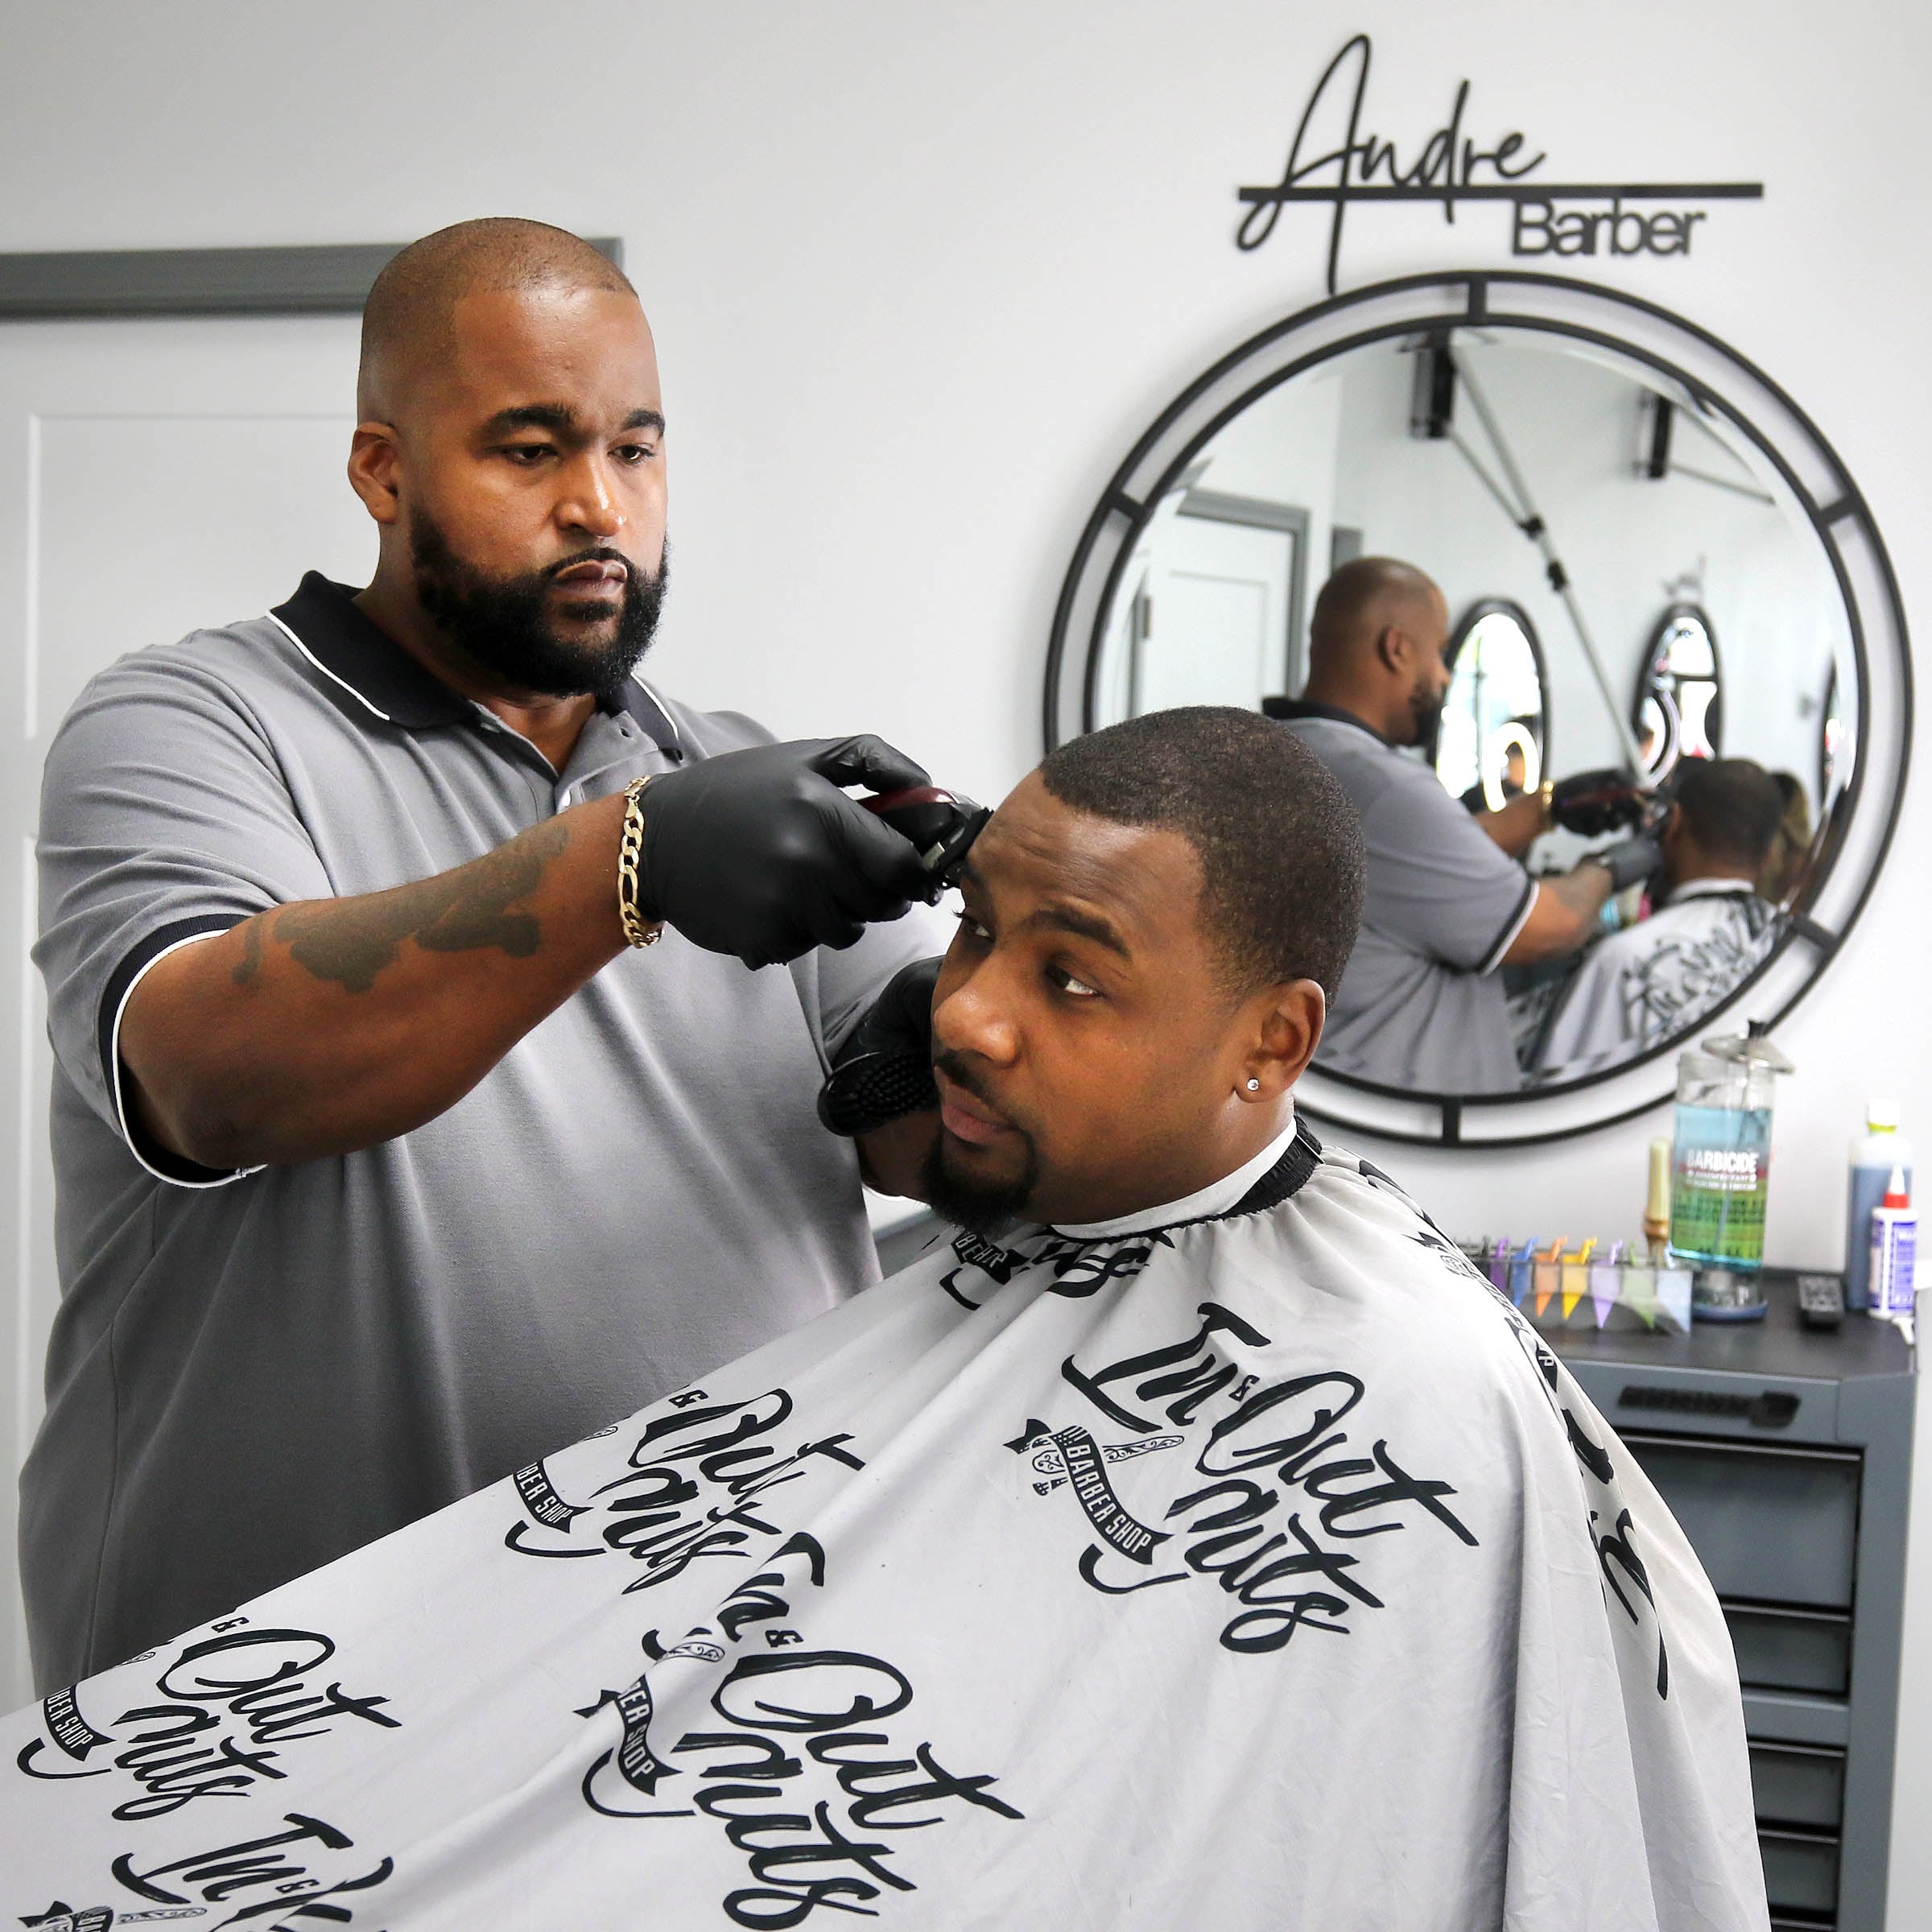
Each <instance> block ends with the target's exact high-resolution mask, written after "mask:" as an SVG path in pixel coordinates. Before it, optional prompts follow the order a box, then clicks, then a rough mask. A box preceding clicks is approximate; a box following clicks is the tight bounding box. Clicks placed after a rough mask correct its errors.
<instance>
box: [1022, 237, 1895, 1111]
mask: <svg viewBox="0 0 1932 1932" xmlns="http://www.w3.org/2000/svg"><path fill="white" fill-rule="evenodd" d="M1375 559H1398V560H1400V561H1401V562H1402V563H1403V564H1407V565H1409V566H1412V567H1413V568H1414V570H1415V571H1417V572H1421V573H1423V576H1425V577H1426V579H1427V580H1429V582H1430V583H1431V584H1433V585H1434V586H1435V587H1436V590H1437V591H1439V596H1437V595H1435V592H1428V593H1427V596H1426V597H1425V595H1424V592H1422V591H1415V592H1414V599H1415V600H1417V601H1414V602H1412V603H1411V604H1409V605H1403V606H1402V609H1404V610H1406V611H1407V612H1408V613H1409V614H1408V615H1407V616H1406V617H1403V618H1402V621H1401V622H1400V623H1399V624H1397V625H1394V626H1393V628H1394V630H1399V631H1400V633H1401V634H1402V638H1404V639H1405V640H1406V642H1403V643H1402V645H1401V646H1399V647H1398V646H1393V645H1389V646H1384V645H1381V644H1378V643H1377V642H1375V640H1376V639H1377V638H1381V637H1382V636H1383V635H1384V634H1385V633H1388V632H1389V631H1390V628H1391V620H1390V617H1389V609H1387V608H1385V606H1384V605H1383V604H1381V603H1377V602H1376V601H1374V597H1381V596H1382V595H1383V594H1384V593H1383V591H1381V590H1378V591H1376V592H1375V593H1374V597H1369V593H1368V592H1362V591H1360V588H1359V587H1360V586H1361V585H1363V584H1382V583H1383V580H1384V576H1386V575H1387V573H1386V572H1385V567H1384V566H1383V565H1381V564H1377V563H1376V562H1375V561H1374V560H1375ZM1344 567H1346V573H1347V574H1345V576H1344V578H1343V579H1342V580H1340V582H1339V584H1338V587H1337V589H1336V590H1335V592H1334V593H1333V594H1332V595H1331V597H1330V598H1329V599H1328V600H1327V601H1323V599H1322V595H1321V593H1322V591H1323V585H1324V584H1326V583H1327V582H1328V581H1329V580H1330V579H1331V576H1333V573H1334V572H1335V571H1336V570H1337V569H1338V568H1344ZM1398 580H1399V581H1401V582H1405V583H1406V582H1410V580H1408V579H1406V578H1399V573H1397V576H1390V577H1389V581H1390V582H1396V581H1398ZM1343 585H1354V586H1356V587H1357V590H1356V591H1351V592H1348V594H1346V595H1344V592H1343V590H1342V588H1341V586H1343ZM1384 588H1386V585H1384ZM1358 592H1359V594H1358ZM1660 592H1661V613H1662V614H1661V615H1660ZM1389 594H1393V592H1390V593H1389ZM1402 594H1403V595H1405V596H1408V595H1410V592H1403V593H1402ZM1364 599H1366V600H1367V601H1364ZM1431 599H1432V600H1433V601H1430V600H1431ZM1344 610H1346V611H1347V612H1348V613H1352V614H1349V615H1348V616H1346V617H1344V616H1343V615H1338V614H1337V613H1343V612H1344ZM1324 612H1325V613H1327V614H1326V615H1325V616H1324V615H1323V614H1322V613H1324ZM1364 612H1368V613H1369V616H1364V614H1363V613H1364ZM1451 613H1460V615H1459V618H1458V620H1457V621H1455V623H1454V625H1451V621H1450V617H1451ZM1372 618H1373V622H1372V621H1371V619H1372ZM1350 626H1353V628H1350ZM1364 626H1366V628H1364ZM1377 626H1379V627H1380V628H1379V629H1378V628H1377ZM1719 638H1722V639H1723V640H1724V645H1723V649H1722V651H1721V653H1720V649H1719ZM1904 640H1905V631H1904V622H1903V617H1902V613H1901V609H1900V606H1899V601H1898V597H1897V588H1896V585H1895V584H1894V582H1893V576H1892V572H1891V568H1890V565H1889V561H1888V559H1887V558H1886V556H1885V551H1884V548H1883V546H1882V544H1881V543H1880V539H1879V536H1878V533H1877V531H1876V528H1875V527H1874V526H1873V525H1872V522H1871V519H1870V518H1869V516H1868V513H1867V512H1866V511H1865V510H1864V504H1863V502H1862V499H1861V498H1860V496H1859V493H1858V492H1857V490H1856V487H1855V485H1853V484H1852V481H1851V479H1850V478H1849V477H1847V475H1846V474H1845V473H1844V471H1843V468H1842V466H1841V465H1840V464H1839V461H1838V459H1837V458H1836V456H1835V454H1834V453H1833V452H1831V449H1830V448H1829V446H1828V445H1827V444H1826V443H1825V442H1824V440H1823V437H1822V436H1821V435H1820V434H1819V433H1818V431H1817V430H1816V429H1815V428H1814V427H1813V426H1812V425H1811V424H1810V423H1809V421H1808V420H1807V419H1806V418H1805V417H1804V416H1803V415H1802V412H1801V411H1799V410H1798V407H1797V406H1796V405H1795V404H1794V403H1792V402H1791V400H1790V398H1788V397H1787V396H1785V394H1783V392H1782V391H1781V390H1778V389H1777V388H1776V386H1774V385H1773V384H1772V383H1771V382H1770V381H1769V378H1766V377H1765V376H1764V375H1763V374H1761V372H1759V371H1757V369H1753V368H1752V366H1751V365H1749V364H1748V363H1746V362H1744V361H1743V360H1742V359H1741V358H1740V357H1737V356H1736V355H1735V354H1734V353H1732V352H1731V351H1730V350H1728V349H1726V348H1725V347H1724V345H1722V344H1721V343H1719V342H1717V341H1715V339H1714V338H1713V337H1711V336H1709V335H1708V334H1707V333H1706V332H1703V331H1700V330H1699V329H1697V328H1695V327H1693V326H1692V325H1691V324H1687V323H1684V322H1682V321H1680V320H1678V319H1676V318H1674V317H1672V316H1669V315H1668V314H1667V313H1666V312H1664V311H1662V310H1660V309H1657V308H1655V307H1653V305H1650V304H1648V303H1641V302H1637V301H1634V300H1633V299H1629V298H1625V297H1622V296H1619V295H1614V294H1612V293H1611V292H1610V291H1605V290H1601V289H1596V288H1592V287H1588V286H1587V285H1586V284H1582V283H1570V282H1567V281H1564V280H1563V279H1560V278H1556V277H1547V276H1538V275H1527V274H1521V275H1518V274H1496V275H1475V274H1470V275H1439V276H1419V277H1415V278H1412V279H1408V280H1406V281H1404V282H1401V283H1388V284H1384V285H1381V286H1380V287H1376V288H1372V289H1367V290H1364V291H1361V292H1360V293H1359V294H1357V295H1351V296H1345V297H1342V298H1340V299H1336V300H1335V301H1332V302H1328V303H1323V304H1321V305H1319V307H1318V308H1314V309H1311V310H1309V311H1307V312H1306V313H1305V314H1303V315H1301V316H1294V317H1291V318H1290V319H1289V320H1287V321H1286V322H1284V323H1282V324H1280V325H1278V327H1277V328H1273V329H1270V330H1269V331H1266V332H1264V333H1263V334H1262V335H1261V336H1257V337H1256V338H1254V340H1253V341H1251V342H1249V343H1248V344H1245V345H1243V346H1242V347H1241V349H1237V350H1236V351H1235V352H1234V353H1232V354H1231V355H1229V356H1228V357H1224V359H1223V360H1222V361H1220V362H1219V363H1217V364H1216V365H1215V366H1214V367H1213V368H1212V369H1209V370H1208V372H1206V374H1203V376H1202V377H1201V378H1199V381H1198V382H1195V383H1194V384H1192V385H1191V386H1190V387H1189V389H1188V390H1186V391H1185V392H1184V393H1183V394H1182V395H1181V396H1180V397H1179V398H1177V399H1176V401H1175V403H1174V404H1173V405H1172V406H1170V408H1169V409H1168V410H1167V411H1165V412H1163V414H1162V416H1161V417H1160V418H1159V419H1158V420H1157V421H1156V422H1155V423H1154V425H1153V426H1152V427H1150V430H1149V431H1147V433H1146V435H1145V436H1143V437H1142V438H1141V440H1140V442H1139V443H1138V444H1137V445H1136V447H1135V448H1134V449H1133V452H1131V453H1130V454H1129V456H1128V458H1127V460H1126V461H1125V463H1124V464H1122V465H1121V469H1120V470H1119V471H1118V472H1117V474H1116V476H1115V477H1114V479H1113V482H1112V483H1111V484H1110V485H1109V486H1108V490H1107V492H1106V493H1105V495H1104V497H1103V499H1102V501H1101V502H1100V505H1099V506H1098V507H1097V508H1096V510H1095V512H1094V514H1093V516H1092V518H1091V519H1090V520H1089V522H1088V526H1087V529H1086V530H1085V532H1084V535H1083V537H1082V539H1081V542H1080V547H1079V549H1078V551H1076V554H1075V559H1074V562H1073V564H1072V567H1071V569H1070V571H1069V572H1068V576H1067V582H1066V584H1065V586H1064V588H1063V592H1062V596H1061V599H1060V602H1059V609H1058V610H1057V612H1056V616H1055V632H1054V638H1053V646H1052V651H1051V657H1050V662H1049V667H1048V675H1047V739H1048V742H1049V744H1050V745H1051V744H1055V743H1058V742H1059V741H1061V740H1062V739H1063V738H1064V737H1067V736H1070V735H1072V734H1073V733H1075V732H1077V731H1080V730H1086V729H1095V728H1096V727H1097V726H1100V725H1106V724H1108V723H1111V722H1113V721H1115V720H1118V719H1121V718H1125V717H1127V716H1133V715H1137V714H1140V713H1142V712H1149V711H1154V710H1159V709H1163V708H1167V707H1170V706H1173V705H1178V704H1236V705H1240V706H1242V707H1245V708H1263V709H1265V710H1266V711H1268V712H1269V713H1270V714H1271V715H1274V716H1278V717H1281V718H1282V719H1283V720H1284V724H1285V728H1286V729H1291V730H1294V731H1295V732H1296V733H1297V735H1298V736H1299V737H1302V739H1303V741H1304V742H1305V743H1307V745H1309V746H1310V749H1312V750H1314V751H1315V753H1316V755H1317V756H1319V757H1321V758H1323V761H1324V762H1327V763H1328V764H1330V766H1331V770H1335V773H1336V775H1337V776H1338V777H1340V778H1341V779H1342V781H1343V782H1344V786H1345V787H1346V788H1347V789H1348V790H1349V791H1350V792H1351V795H1352V796H1353V797H1355V799H1356V803H1357V805H1358V807H1360V808H1362V809H1363V811H1364V821H1365V831H1366V835H1367V837H1368V842H1369V853H1370V877H1369V899H1368V908H1367V911H1366V914H1365V916H1364V927H1363V933H1362V937H1361V939H1360V941H1359V943H1358V945H1357V947H1356V955H1355V957H1354V959H1353V960H1352V961H1351V963H1350V966H1349V968H1348V975H1347V976H1345V977H1344V981H1343V984H1342V986H1341V989H1340V993H1339V994H1338V996H1337V997H1336V998H1335V1000H1334V1001H1332V1002H1331V1017H1330V1023H1329V1027H1328V1030H1327V1033H1326V1034H1325V1035H1324V1038H1323V1050H1322V1051H1321V1053H1320V1054H1319V1055H1318V1056H1317V1059H1316V1062H1315V1067H1314V1068H1313V1069H1312V1070H1311V1073H1310V1075H1308V1076H1307V1080H1306V1082H1305V1084H1304V1086H1303V1088H1302V1098H1303V1100H1304V1102H1305V1104H1307V1106H1308V1108H1309V1110H1310V1111H1311V1113H1315V1114H1316V1115H1317V1116H1318V1117H1326V1118H1328V1119H1331V1120H1340V1121H1344V1122H1346V1123H1349V1124H1354V1125H1360V1126H1363V1127H1365V1128H1368V1129H1369V1130H1371V1131H1373V1132H1375V1133H1381V1134H1385V1135H1389V1136H1392V1137H1397V1138H1413V1139H1420V1140H1430V1141H1451V1142H1456V1141H1485V1142H1488V1143H1492V1144H1494V1143H1498V1142H1508V1141H1518V1140H1525V1139H1538V1138H1542V1137H1546V1136H1549V1135H1552V1134H1563V1133H1579V1132H1583V1131H1585V1130H1587V1129H1588V1128H1590V1127H1591V1126H1594V1125H1599V1124H1601V1123H1603V1122H1604V1121H1609V1120H1613V1119H1617V1118H1621V1117H1626V1116H1628V1115H1629V1114H1631V1113H1636V1112H1638V1111H1641V1109H1642V1108H1645V1107H1648V1106H1650V1105H1653V1104H1655V1103H1656V1102H1657V1100H1661V1099H1662V1098H1664V1097H1666V1096H1667V1094H1668V1093H1669V1092H1670V1084H1671V1077H1672V1063H1671V1057H1670V1056H1671V1055H1672V1054H1673V1053H1674V1050H1675V1049H1676V1048H1677V1047H1678V1046H1679V1045H1680V1044H1681V1043H1682V1042H1684V1041H1686V1039H1689V1038H1693V1037H1695V1036H1699V1035H1702V1034H1707V1033H1709V1032H1711V1031H1714V1030H1742V1028H1743V1026H1744V1021H1745V1019H1746V1018H1753V1019H1762V1020H1765V1021H1767V1022H1775V1021H1776V1020H1777V1018H1780V1017H1781V1015H1782V1014H1783V1013H1785V1011H1787V1010H1789V1009H1790V1006H1791V1005H1793V1004H1794V1002H1795V1001H1797V1000H1798V998H1800V997H1802V995H1803V993H1805V991H1806V989H1808V988H1809V986H1810V985H1811V984H1812V983H1813V982H1814V980H1815V979H1816V977H1817V976H1818V973H1819V972H1821V971H1822V970H1823V968H1824V967H1825V965H1826V964H1827V962H1828V961H1829V960H1830V958H1831V954H1832V952H1834V951H1835V948H1836V947H1837V945H1838V943H1839V941H1840V940H1841V939H1842V938H1843V934H1844V932H1845V931H1846V930H1847V928H1848V927H1849V926H1850V924H1851V923H1852V921H1853V920H1854V919H1856V916H1857V914H1858V911H1859V909H1860V906H1862V905H1863V903H1864V898H1865V897H1866V895H1867V894H1868V891H1869V890H1870V886H1871V883H1872V878H1873V877H1874V876H1875V874H1876V869H1877V868H1878V866H1879V865H1880V863H1881V862H1882V861H1883V858H1884V856H1885V851H1886V849H1887V848H1888V846H1889V840H1890V837H1891V833H1892V829H1893V823H1894V820H1895V818H1896V812H1897V791H1898V786H1899V783H1900V782H1901V779H1902V776H1903V773H1904V769H1905V759H1906V751H1907V745H1908V744H1909V730H1910V700H1911V683H1910V671H1909V662H1908V659H1907V656H1906V653H1905V641H1904ZM1363 650H1369V651H1370V653H1371V655H1373V656H1374V660H1375V662H1374V665H1373V666H1372V667H1371V670H1370V671H1367V672H1364V673H1363V675H1361V676H1360V678H1357V677H1356V676H1355V674H1354V672H1353V671H1350V672H1349V673H1348V675H1341V673H1340V671H1338V669H1337V667H1338V666H1340V667H1347V666H1349V665H1355V664H1356V663H1357V658H1356V657H1353V656H1351V655H1350V654H1351V653H1358V654H1359V653H1360V651H1363ZM1361 662H1363V663H1366V662H1367V660H1366V659H1364V660H1361ZM1311 669H1312V670H1313V671H1314V672H1315V678H1314V681H1313V683H1311ZM1371 674H1372V675H1371ZM1404 679H1406V680H1408V682H1407V683H1403V682H1402V680H1404ZM1438 705H1439V711H1438V710H1437V709H1436V707H1437V706H1438ZM1558 718H1560V719H1561V720H1562V733H1561V737H1560V739H1559V738H1558V737H1557V736H1556V735H1555V733H1554V732H1553V730H1552V720H1553V719H1558ZM1616 770H1620V771H1621V773H1622V774H1623V778H1622V780H1621V781H1619V780H1617V779H1616V778H1614V777H1612V778H1603V777H1601V776H1597V777H1595V778H1588V780H1587V782H1585V779H1584V778H1583V777H1581V776H1579V774H1602V773H1604V772H1606V771H1609V772H1614V771H1616ZM1571 780H1576V781H1577V782H1575V783H1571V782H1568V781H1571ZM1546 781H1553V782H1555V786H1556V798H1557V801H1558V807H1559V810H1558V818H1559V819H1561V820H1562V821H1563V822H1562V823H1559V824H1554V825H1552V824H1550V821H1549V819H1548V817H1547V815H1546V813H1547V805H1546V801H1545V799H1544V798H1543V797H1542V796H1540V795H1539V794H1538V787H1539V786H1544V784H1545V782H1546ZM1385 798H1387V799H1393V800H1397V801H1399V803H1396V804H1393V805H1389V804H1385V803H1382V801H1383V800H1384V799H1385ZM1633 821H1636V822H1635V823H1633ZM1640 831H1641V832H1649V833H1650V834H1652V835H1653V836H1655V838H1656V840H1657V845H1656V847H1655V848H1654V849H1653V848H1643V850H1642V851H1641V852H1636V851H1634V850H1632V851H1624V852H1619V853H1617V854H1616V855H1615V856H1616V860H1617V867H1616V882H1617V884H1618V886H1619V888H1620V890H1617V891H1616V892H1615V893H1614V894H1612V896H1611V897H1610V898H1609V899H1608V901H1607V902H1606V903H1605V904H1604V906H1603V907H1602V910H1601V911H1600V914H1596V915H1591V914H1587V913H1586V914H1583V915H1582V916H1581V917H1579V918H1578V919H1574V920H1573V921H1572V925H1571V929H1569V930H1567V931H1564V932H1563V933H1560V934H1558V935H1557V938H1558V940H1560V942H1561V943H1558V944H1554V945H1552V944H1550V943H1548V940H1549V935H1548V933H1547V931H1546V926H1547V924H1548V922H1547V921H1546V920H1544V919H1542V914H1541V912H1539V910H1538V908H1539V906H1547V905H1549V904H1550V903H1552V902H1554V899H1555V898H1560V897H1563V896H1564V895H1562V894H1553V892H1552V889H1551V887H1550V885H1549V884H1548V883H1547V882H1546V881H1551V880H1553V879H1554V878H1557V877H1560V876H1562V875H1564V874H1567V873H1570V872H1571V870H1572V869H1574V868H1575V867H1577V866H1578V865H1579V863H1583V862H1586V861H1590V860H1591V857H1592V855H1593V854H1594V853H1596V852H1606V851H1608V850H1609V848H1619V847H1623V846H1624V845H1625V843H1626V842H1627V841H1628V840H1630V839H1631V838H1632V837H1633V836H1634V835H1635V834H1636V833H1637V832H1640ZM1633 866H1634V867H1635V869H1634V870H1633V869H1632V868H1633ZM1605 873H1606V868H1605V867H1604V866H1600V865H1588V866H1587V871H1586V873H1585V874H1584V875H1583V876H1587V877H1596V878H1603V877H1604V876H1605Z"/></svg>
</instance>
